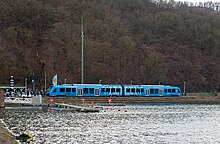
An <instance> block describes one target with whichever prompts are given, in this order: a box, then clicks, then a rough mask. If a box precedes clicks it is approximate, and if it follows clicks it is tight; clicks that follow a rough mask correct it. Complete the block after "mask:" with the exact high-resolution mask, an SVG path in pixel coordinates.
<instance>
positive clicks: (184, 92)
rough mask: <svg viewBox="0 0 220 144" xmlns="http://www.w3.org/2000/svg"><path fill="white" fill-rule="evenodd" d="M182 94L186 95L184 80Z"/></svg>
mask: <svg viewBox="0 0 220 144" xmlns="http://www.w3.org/2000/svg"><path fill="white" fill-rule="evenodd" d="M183 95H184V96H186V82H185V81H184V85H183Z"/></svg>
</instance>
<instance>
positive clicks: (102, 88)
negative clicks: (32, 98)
mask: <svg viewBox="0 0 220 144" xmlns="http://www.w3.org/2000/svg"><path fill="white" fill-rule="evenodd" d="M46 95H47V96H51V97H56V96H66V97H77V96H83V97H95V96H100V97H110V96H118V97H128V96H142V97H144V96H147V97H172V96H182V92H181V90H180V88H179V87H175V86H167V85H101V84H64V85H53V86H50V87H49V88H48V90H47V93H46Z"/></svg>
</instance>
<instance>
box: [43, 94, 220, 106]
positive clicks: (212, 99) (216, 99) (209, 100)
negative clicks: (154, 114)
mask: <svg viewBox="0 0 220 144" xmlns="http://www.w3.org/2000/svg"><path fill="white" fill-rule="evenodd" d="M50 98H51V97H43V104H50ZM53 99H54V102H57V103H68V104H70V103H71V104H82V99H84V102H85V103H87V104H88V103H92V102H94V103H104V104H105V103H108V100H109V99H111V102H112V103H124V104H135V103H137V104H138V103H181V104H220V96H182V97H54V98H53Z"/></svg>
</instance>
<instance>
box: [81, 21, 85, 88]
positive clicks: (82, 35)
mask: <svg viewBox="0 0 220 144" xmlns="http://www.w3.org/2000/svg"><path fill="white" fill-rule="evenodd" d="M81 32H82V34H81V37H82V52H81V53H82V57H81V58H82V63H81V84H83V83H84V82H83V66H84V64H83V40H84V34H83V17H82V18H81Z"/></svg>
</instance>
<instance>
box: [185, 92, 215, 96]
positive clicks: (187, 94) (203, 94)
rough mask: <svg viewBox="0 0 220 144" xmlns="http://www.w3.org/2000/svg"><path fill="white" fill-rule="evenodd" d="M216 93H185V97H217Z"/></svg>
mask: <svg viewBox="0 0 220 144" xmlns="http://www.w3.org/2000/svg"><path fill="white" fill-rule="evenodd" d="M217 95H218V93H216V92H200V93H186V96H217Z"/></svg>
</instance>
